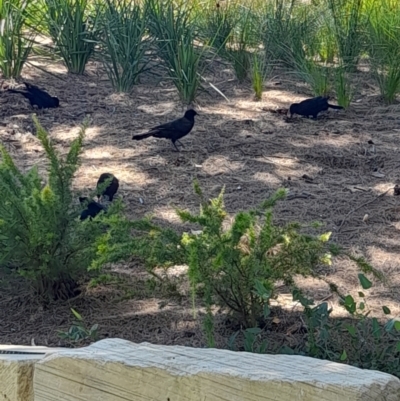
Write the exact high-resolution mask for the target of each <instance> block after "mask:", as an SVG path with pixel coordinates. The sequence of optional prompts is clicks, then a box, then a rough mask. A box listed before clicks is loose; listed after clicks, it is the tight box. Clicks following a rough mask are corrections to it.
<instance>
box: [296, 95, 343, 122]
mask: <svg viewBox="0 0 400 401" xmlns="http://www.w3.org/2000/svg"><path fill="white" fill-rule="evenodd" d="M328 108H331V109H337V110H340V109H343V107H342V106H334V105H333V104H329V103H328V98H327V97H323V96H318V97H314V98H312V99H306V100H303V101H302V102H300V103H293V104H292V105H291V106H290V109H289V113H290V117H292V116H293V114H299V115H301V116H305V117H309V116H313V118H317V115H318V113H320V112H321V111H325V110H328Z"/></svg>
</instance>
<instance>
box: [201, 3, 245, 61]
mask: <svg viewBox="0 0 400 401" xmlns="http://www.w3.org/2000/svg"><path fill="white" fill-rule="evenodd" d="M197 7H198V8H199V10H196V11H197V13H198V14H199V16H200V17H201V21H200V22H199V24H200V32H199V34H200V35H201V36H202V39H203V40H204V41H205V42H206V43H207V44H208V45H210V46H212V47H214V48H215V49H216V50H217V51H218V52H221V53H222V54H223V53H224V51H225V50H226V44H227V43H228V42H229V41H230V38H231V35H232V32H233V30H234V28H235V27H236V24H237V22H238V18H239V17H238V13H237V7H236V3H235V2H234V1H228V2H224V4H223V6H221V4H220V3H219V2H215V1H209V2H208V4H207V8H206V10H205V11H203V8H202V7H203V3H201V4H198V5H197Z"/></svg>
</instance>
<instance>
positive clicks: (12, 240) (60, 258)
mask: <svg viewBox="0 0 400 401" xmlns="http://www.w3.org/2000/svg"><path fill="white" fill-rule="evenodd" d="M33 120H34V123H35V125H36V129H37V137H38V138H39V140H40V142H41V143H42V145H43V148H44V150H45V154H46V156H47V159H48V174H47V177H41V176H40V175H39V173H38V169H37V167H33V168H32V169H31V170H29V171H28V172H21V171H20V170H19V169H18V167H17V166H16V165H15V163H14V161H13V160H12V158H11V156H10V154H9V153H8V152H7V151H6V149H5V148H4V147H3V146H1V147H0V152H1V153H0V154H1V164H0V192H1V194H2V202H1V204H0V247H1V253H0V268H2V269H7V268H9V267H10V266H12V267H13V268H15V270H16V271H17V272H18V274H20V275H21V276H23V277H25V278H26V279H27V281H28V283H29V284H30V285H31V287H32V288H33V289H34V291H35V292H36V293H37V294H38V296H40V297H43V298H47V299H49V298H50V299H66V298H68V297H71V296H73V295H74V294H75V291H76V288H77V281H78V280H79V278H80V277H81V276H82V275H83V274H84V273H85V272H86V270H87V268H88V267H89V265H90V263H91V262H92V260H93V259H94V258H95V256H96V241H97V239H98V238H99V237H101V235H103V232H104V224H105V223H106V222H105V221H104V224H103V223H101V222H100V221H101V219H102V217H101V216H99V218H96V219H95V220H94V221H87V222H86V221H85V222H81V221H79V219H78V216H79V209H78V208H79V206H78V205H77V206H74V202H73V193H72V191H71V183H72V179H73V177H74V174H75V172H76V171H77V169H78V166H79V156H80V153H81V150H82V143H83V139H84V134H85V129H86V126H87V124H84V125H83V127H82V128H81V130H80V132H79V135H78V137H77V138H76V139H75V140H74V141H73V142H72V143H71V146H70V149H69V152H68V154H67V156H66V157H65V158H61V157H60V156H59V154H58V153H57V151H56V149H55V148H54V146H53V144H52V143H51V139H50V137H49V135H48V134H47V132H46V131H45V130H44V128H43V127H42V126H41V125H40V123H39V122H38V120H37V119H36V117H35V116H34V117H33ZM43 181H47V183H46V184H45V185H43V183H42V182H43Z"/></svg>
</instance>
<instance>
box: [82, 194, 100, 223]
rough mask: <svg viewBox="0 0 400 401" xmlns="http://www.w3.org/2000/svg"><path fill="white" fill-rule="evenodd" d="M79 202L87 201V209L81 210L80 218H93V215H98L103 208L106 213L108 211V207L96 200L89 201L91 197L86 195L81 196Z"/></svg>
mask: <svg viewBox="0 0 400 401" xmlns="http://www.w3.org/2000/svg"><path fill="white" fill-rule="evenodd" d="M79 202H80V203H81V204H85V203H87V205H86V209H85V210H82V212H81V217H80V220H86V219H87V218H88V217H90V219H92V218H93V217H96V216H97V215H98V214H99V213H100V212H101V211H102V210H103V211H104V213H106V212H107V209H106V208H105V207H104V206H103V205H101V204H100V203H97V202H95V201H89V199H88V198H86V197H79Z"/></svg>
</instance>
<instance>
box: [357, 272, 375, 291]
mask: <svg viewBox="0 0 400 401" xmlns="http://www.w3.org/2000/svg"><path fill="white" fill-rule="evenodd" d="M358 279H359V280H360V284H361V286H362V288H364V290H368V289H369V288H371V287H372V282H371V281H369V280H368V279H367V278H366V277H365V276H364V274H363V273H358Z"/></svg>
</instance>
